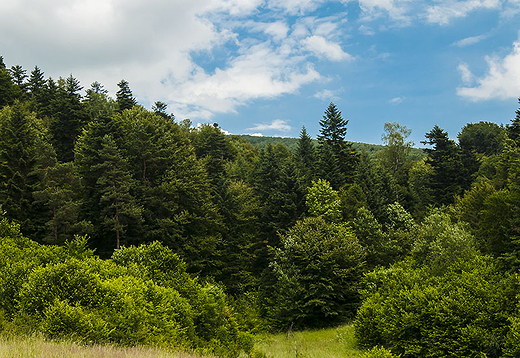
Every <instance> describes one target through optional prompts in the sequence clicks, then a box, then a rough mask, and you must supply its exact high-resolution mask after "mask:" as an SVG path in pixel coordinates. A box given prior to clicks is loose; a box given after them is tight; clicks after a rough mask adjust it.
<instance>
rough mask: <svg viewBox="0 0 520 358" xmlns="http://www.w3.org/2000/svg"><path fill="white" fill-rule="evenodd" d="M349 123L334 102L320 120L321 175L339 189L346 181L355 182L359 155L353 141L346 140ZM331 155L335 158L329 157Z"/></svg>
mask: <svg viewBox="0 0 520 358" xmlns="http://www.w3.org/2000/svg"><path fill="white" fill-rule="evenodd" d="M347 124H348V120H345V119H343V117H342V116H341V111H339V110H338V108H337V107H336V105H335V104H334V103H332V102H331V103H330V104H329V106H328V107H327V109H326V110H325V114H324V115H323V119H322V120H320V126H321V129H320V134H319V135H318V142H319V147H318V150H319V162H320V164H319V165H318V167H319V168H320V173H319V175H320V177H321V178H325V179H327V180H328V181H329V182H330V183H331V185H332V186H333V187H334V188H335V189H339V188H340V187H341V186H343V185H344V184H345V183H353V181H354V176H355V170H356V164H357V162H358V155H357V154H356V153H355V151H354V149H353V148H352V143H350V142H348V141H346V140H345V136H346V134H347ZM330 156H333V157H334V159H329V157H330ZM322 164H324V165H323V166H322ZM322 168H323V169H322ZM331 173H334V174H331ZM335 173H337V174H335Z"/></svg>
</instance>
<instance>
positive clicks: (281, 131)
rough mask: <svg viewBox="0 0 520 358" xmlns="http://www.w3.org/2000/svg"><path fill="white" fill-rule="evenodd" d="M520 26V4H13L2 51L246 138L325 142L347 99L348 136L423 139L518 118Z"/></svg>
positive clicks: (24, 0) (180, 0)
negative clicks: (439, 131)
mask: <svg viewBox="0 0 520 358" xmlns="http://www.w3.org/2000/svg"><path fill="white" fill-rule="evenodd" d="M519 30H520V0H460V1H456V0H432V1H426V0H357V1H355V0H340V1H327V0H174V1H167V0H38V1H35V0H3V1H2V10H1V11H0V55H2V56H3V57H4V61H5V63H6V65H7V66H12V65H15V64H18V65H22V66H23V67H24V68H25V69H27V70H28V72H30V70H32V69H33V68H34V66H35V65H38V66H39V67H40V68H41V69H42V71H44V72H45V75H46V76H47V77H49V76H50V77H53V78H54V79H57V78H58V77H60V76H61V77H67V76H68V75H70V74H72V75H73V76H74V77H76V78H77V79H78V80H80V81H81V83H82V85H83V86H84V87H87V88H88V87H89V86H90V84H91V83H92V82H93V81H99V82H101V83H102V84H103V85H104V86H105V88H107V89H108V90H109V91H110V93H111V95H112V96H115V92H116V90H117V85H116V84H117V83H118V82H119V81H120V80H121V79H123V78H124V79H126V80H127V81H128V82H129V83H130V87H131V89H132V91H133V93H134V95H135V97H136V98H137V100H138V101H139V103H140V104H142V105H144V106H145V107H146V108H151V105H152V104H153V103H154V102H155V101H157V100H161V101H163V102H166V103H168V109H169V112H172V113H174V114H175V115H176V117H177V119H183V118H190V119H191V120H192V121H193V122H194V123H195V124H196V123H205V122H209V123H213V122H217V123H219V125H220V126H221V127H222V128H223V129H224V130H226V131H228V132H230V133H234V134H240V133H248V134H263V135H266V136H267V135H268V136H273V135H276V136H292V137H297V136H298V133H299V131H300V129H301V127H302V125H305V126H306V127H307V130H308V132H309V133H311V134H312V135H313V136H315V135H316V134H317V133H318V131H319V124H318V121H319V120H320V119H321V117H322V114H323V111H324V110H325V109H326V107H327V106H328V104H329V103H330V101H334V103H336V105H337V106H338V108H339V109H340V110H341V111H342V113H343V116H344V118H346V119H349V124H348V134H347V139H349V140H352V141H360V142H368V143H381V134H382V131H383V125H384V123H385V122H394V121H396V122H399V123H400V124H403V125H406V126H407V127H408V128H410V129H411V130H412V135H411V139H412V140H414V141H415V142H416V143H417V144H418V145H419V141H421V140H423V139H424V134H425V133H426V132H428V131H429V130H430V129H431V128H432V127H433V125H435V124H438V125H439V126H441V127H442V128H444V129H445V130H447V131H448V132H449V134H450V136H451V137H453V138H455V137H456V136H457V133H458V132H459V131H460V129H461V127H462V126H463V125H464V124H465V123H468V122H478V121H481V120H485V121H493V122H496V123H499V124H500V123H504V124H506V123H509V121H510V119H512V118H513V117H514V112H515V110H516V109H517V108H518V101H517V98H518V97H520V32H519Z"/></svg>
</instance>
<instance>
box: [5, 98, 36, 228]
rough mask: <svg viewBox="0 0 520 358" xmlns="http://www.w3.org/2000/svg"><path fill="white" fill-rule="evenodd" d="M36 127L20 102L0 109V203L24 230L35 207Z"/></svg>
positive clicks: (8, 215) (33, 118)
mask: <svg viewBox="0 0 520 358" xmlns="http://www.w3.org/2000/svg"><path fill="white" fill-rule="evenodd" d="M37 128H38V126H37V124H36V118H35V117H34V115H33V114H32V113H30V112H29V111H28V110H27V108H26V106H24V105H23V104H21V103H20V102H15V103H14V105H13V106H12V107H9V106H6V107H4V108H2V109H0V138H2V140H1V141H0V180H1V182H0V183H1V185H0V205H1V206H2V210H4V211H5V212H6V216H7V217H8V218H9V219H11V220H13V221H15V222H17V223H19V224H21V225H22V227H23V228H24V230H25V231H26V232H27V230H28V229H29V226H30V225H29V221H30V219H31V213H33V212H34V209H36V208H35V207H33V205H32V204H33V197H32V192H33V190H34V189H35V185H36V183H37V177H36V175H35V172H34V169H35V164H36V154H37V152H38V150H39V148H38V144H37V143H38V137H39V136H40V133H38V131H37Z"/></svg>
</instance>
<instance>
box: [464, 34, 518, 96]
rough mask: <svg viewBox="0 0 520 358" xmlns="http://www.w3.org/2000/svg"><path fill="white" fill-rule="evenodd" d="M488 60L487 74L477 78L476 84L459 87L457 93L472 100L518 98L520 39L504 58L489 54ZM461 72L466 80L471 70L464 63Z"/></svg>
mask: <svg viewBox="0 0 520 358" xmlns="http://www.w3.org/2000/svg"><path fill="white" fill-rule="evenodd" d="M486 61H487V64H488V67H489V69H488V72H487V74H486V75H484V76H483V77H481V78H476V80H475V82H476V85H475V86H466V87H460V88H457V94H458V95H459V96H461V97H464V98H467V99H469V100H471V101H481V100H488V99H492V98H498V99H510V98H517V97H518V94H519V93H520V40H519V41H517V42H515V43H514V44H513V50H512V51H511V53H510V54H508V55H506V56H505V57H504V58H499V57H496V56H488V57H486ZM460 69H461V66H460V65H459V70H460ZM466 70H467V73H466ZM461 74H462V80H463V81H464V80H465V79H468V76H469V74H471V72H470V71H469V69H468V68H467V66H466V67H465V68H464V65H463V66H462V71H461Z"/></svg>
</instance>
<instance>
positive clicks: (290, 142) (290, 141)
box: [236, 134, 426, 160]
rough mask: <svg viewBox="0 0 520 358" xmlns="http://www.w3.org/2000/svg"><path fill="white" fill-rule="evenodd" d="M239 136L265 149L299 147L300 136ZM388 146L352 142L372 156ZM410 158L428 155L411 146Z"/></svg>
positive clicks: (355, 146)
mask: <svg viewBox="0 0 520 358" xmlns="http://www.w3.org/2000/svg"><path fill="white" fill-rule="evenodd" d="M236 136H237V137H240V138H242V139H244V140H246V141H247V142H249V143H251V144H252V145H253V146H255V147H256V148H258V149H263V148H265V147H267V146H268V145H269V144H277V143H281V144H283V145H285V146H286V147H287V148H289V150H290V151H291V152H293V153H294V152H295V151H296V150H297V148H298V138H289V137H260V136H252V135H249V134H238V135H236ZM313 143H314V145H315V146H317V145H318V144H319V143H318V140H316V139H313ZM385 147H386V146H384V145H381V144H370V143H362V142H352V148H353V149H354V150H355V151H356V152H360V153H362V152H366V153H368V154H369V155H370V156H373V155H375V154H376V153H378V152H380V151H382V150H384V149H385ZM409 155H410V158H411V159H412V160H420V159H422V158H424V157H425V156H426V153H425V152H424V150H423V149H420V148H413V147H412V148H410V153H409Z"/></svg>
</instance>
